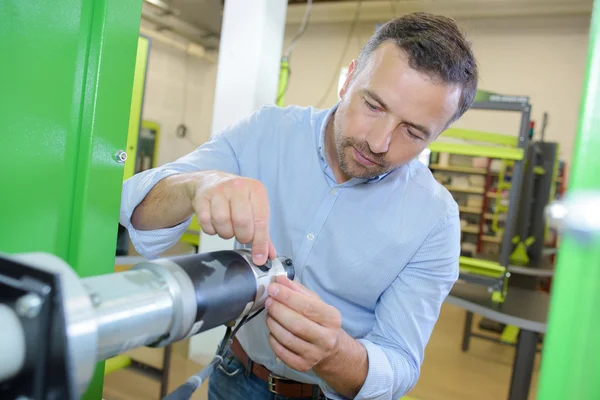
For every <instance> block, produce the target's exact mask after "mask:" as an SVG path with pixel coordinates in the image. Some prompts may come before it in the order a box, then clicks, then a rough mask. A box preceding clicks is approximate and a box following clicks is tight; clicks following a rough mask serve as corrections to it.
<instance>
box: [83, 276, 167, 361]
mask: <svg viewBox="0 0 600 400" xmlns="http://www.w3.org/2000/svg"><path fill="white" fill-rule="evenodd" d="M82 281H83V285H84V287H85V288H86V290H87V291H88V293H89V295H90V299H91V300H92V304H93V307H94V315H95V317H94V319H95V321H96V324H97V327H98V346H97V351H96V354H97V355H96V360H97V361H101V360H106V359H107V358H110V357H113V356H116V355H118V354H121V353H124V352H126V351H128V350H131V349H134V348H136V347H140V346H145V345H150V344H152V343H154V342H156V341H158V340H159V339H160V338H161V337H163V336H164V335H166V334H167V333H168V332H169V329H170V327H171V325H172V320H173V316H174V314H175V312H174V310H173V308H174V301H173V297H172V296H171V292H170V288H169V286H168V284H167V282H166V281H165V279H163V278H162V277H161V276H160V275H159V274H157V273H155V272H153V271H151V270H147V269H140V270H132V271H127V272H122V273H118V274H109V275H101V276H96V277H89V278H85V279H83V280H82Z"/></svg>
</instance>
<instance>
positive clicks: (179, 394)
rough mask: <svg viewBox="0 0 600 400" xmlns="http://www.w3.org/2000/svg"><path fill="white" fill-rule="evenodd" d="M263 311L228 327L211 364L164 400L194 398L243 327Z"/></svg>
mask: <svg viewBox="0 0 600 400" xmlns="http://www.w3.org/2000/svg"><path fill="white" fill-rule="evenodd" d="M263 310H264V308H261V309H260V310H258V311H256V312H255V313H254V314H252V315H251V316H250V317H248V315H246V316H244V317H243V318H242V319H241V321H240V322H239V324H237V326H236V327H235V328H234V329H233V330H232V329H231V327H229V326H228V327H227V330H226V331H225V337H224V338H223V340H222V341H221V344H220V346H219V348H218V349H217V354H216V355H215V358H213V359H212V361H211V362H210V364H208V365H207V366H206V367H204V368H203V369H202V370H201V371H200V372H198V373H197V374H195V375H192V376H190V378H189V379H188V380H187V381H186V382H185V383H184V384H183V385H181V386H179V387H178V388H177V389H175V390H174V391H173V392H171V393H169V394H168V395H167V396H166V397H165V398H164V399H163V400H189V399H190V397H192V394H193V393H194V392H195V391H196V390H197V389H198V388H199V387H200V385H202V383H203V382H204V381H205V380H206V378H208V377H209V376H210V374H212V373H213V371H214V370H215V368H217V367H218V366H219V365H221V363H222V362H223V357H224V356H225V354H226V353H227V352H228V351H229V347H230V346H231V342H232V339H233V337H234V336H235V334H236V333H237V332H238V331H239V330H240V328H241V327H242V325H244V324H245V323H246V322H248V321H250V320H251V319H252V318H254V317H256V316H257V315H258V314H260V313H261V311H263Z"/></svg>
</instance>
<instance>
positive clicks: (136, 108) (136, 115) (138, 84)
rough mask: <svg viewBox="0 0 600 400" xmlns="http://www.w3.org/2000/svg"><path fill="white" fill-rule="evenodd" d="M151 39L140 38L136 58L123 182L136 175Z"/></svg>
mask: <svg viewBox="0 0 600 400" xmlns="http://www.w3.org/2000/svg"><path fill="white" fill-rule="evenodd" d="M149 51H150V39H148V38H147V37H144V36H140V37H139V38H138V45H137V53H136V57H135V73H134V75H133V90H132V92H133V94H132V96H131V110H130V112H129V130H128V132H127V154H128V157H127V161H126V162H125V169H124V172H123V180H124V181H125V180H127V179H129V178H131V177H132V176H133V175H134V174H135V163H136V158H137V157H136V154H137V149H138V139H139V136H140V124H141V123H142V108H143V103H144V90H145V87H146V70H147V66H148V53H149ZM157 143H158V140H157Z"/></svg>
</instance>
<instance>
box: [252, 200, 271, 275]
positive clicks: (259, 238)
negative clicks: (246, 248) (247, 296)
mask: <svg viewBox="0 0 600 400" xmlns="http://www.w3.org/2000/svg"><path fill="white" fill-rule="evenodd" d="M250 204H251V205H252V216H253V218H254V238H253V239H252V261H253V262H254V263H255V264H257V265H264V264H265V263H266V262H267V256H268V254H269V243H270V241H271V240H270V238H269V199H268V197H267V194H266V192H265V191H264V189H254V190H252V191H251V192H250Z"/></svg>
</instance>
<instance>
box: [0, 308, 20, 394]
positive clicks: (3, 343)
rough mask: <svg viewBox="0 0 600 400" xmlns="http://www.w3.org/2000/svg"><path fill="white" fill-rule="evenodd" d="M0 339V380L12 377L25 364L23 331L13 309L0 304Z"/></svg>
mask: <svg viewBox="0 0 600 400" xmlns="http://www.w3.org/2000/svg"><path fill="white" fill-rule="evenodd" d="M0 321H2V330H3V334H2V340H0V354H1V355H2V362H0V382H2V381H5V380H7V379H10V378H12V377H13V376H14V375H16V374H17V372H19V371H20V370H21V368H23V365H24V364H25V333H24V332H23V326H22V325H21V321H20V320H19V317H18V316H17V314H16V313H15V312H14V310H13V309H12V308H10V307H8V306H7V305H5V304H0Z"/></svg>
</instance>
